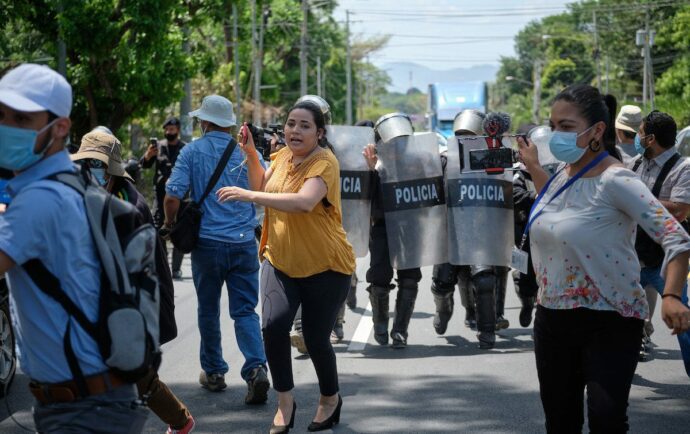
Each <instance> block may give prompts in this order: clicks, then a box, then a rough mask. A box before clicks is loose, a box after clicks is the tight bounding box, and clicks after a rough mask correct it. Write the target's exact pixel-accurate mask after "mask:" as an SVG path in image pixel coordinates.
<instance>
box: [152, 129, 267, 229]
mask: <svg viewBox="0 0 690 434" xmlns="http://www.w3.org/2000/svg"><path fill="white" fill-rule="evenodd" d="M229 141H230V134H227V133H223V132H220V131H211V132H209V133H206V134H205V135H204V136H203V137H201V138H200V139H197V140H195V141H193V142H192V143H190V144H188V145H187V146H185V147H184V148H182V151H180V155H179V156H178V157H177V161H176V162H175V167H174V168H173V171H172V175H170V178H169V179H168V182H167V184H166V186H165V191H166V193H167V194H169V195H170V196H173V197H176V198H178V199H182V198H183V197H184V196H185V194H186V193H187V192H188V191H191V194H190V195H191V198H192V200H194V201H195V202H198V201H199V199H201V195H202V194H204V190H205V189H206V185H207V184H208V181H209V179H211V175H213V171H214V170H215V168H216V165H217V164H218V161H220V158H221V156H222V155H223V151H225V148H226V147H227V146H228V143H229ZM259 159H260V160H261V161H262V163H263V159H261V155H259ZM243 162H244V153H243V152H242V150H241V149H240V147H239V146H236V147H235V150H234V151H233V153H232V155H231V156H230V160H229V161H228V164H227V166H226V167H225V171H224V172H223V173H222V174H221V176H220V179H219V180H218V182H217V183H216V185H215V186H214V187H213V188H212V189H211V193H209V195H208V197H207V198H206V200H204V203H203V204H202V206H201V209H202V211H203V215H202V217H201V230H200V231H199V237H200V238H206V239H211V240H215V241H220V242H225V243H245V242H248V241H251V240H253V239H254V228H255V227H256V225H257V222H256V211H255V209H254V205H253V204H252V203H248V202H238V201H229V202H225V203H220V202H219V201H218V198H217V197H216V191H218V189H220V188H221V187H230V186H237V187H241V188H245V189H248V188H249V180H248V178H247V165H246V163H243Z"/></svg>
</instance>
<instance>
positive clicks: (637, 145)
mask: <svg viewBox="0 0 690 434" xmlns="http://www.w3.org/2000/svg"><path fill="white" fill-rule="evenodd" d="M646 138H647V136H643V137H640V135H639V134H635V151H637V153H638V154H640V155H644V151H646V150H647V148H645V147H644V146H642V139H646Z"/></svg>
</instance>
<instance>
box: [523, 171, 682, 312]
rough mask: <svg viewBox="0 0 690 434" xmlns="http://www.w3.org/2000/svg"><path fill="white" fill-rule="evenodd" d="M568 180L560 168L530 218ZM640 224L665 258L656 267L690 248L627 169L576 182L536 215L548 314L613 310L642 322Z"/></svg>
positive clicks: (537, 261) (537, 260)
mask: <svg viewBox="0 0 690 434" xmlns="http://www.w3.org/2000/svg"><path fill="white" fill-rule="evenodd" d="M568 179H569V177H568V175H567V174H566V172H565V170H561V171H560V172H559V173H558V174H557V175H556V178H555V179H554V180H553V182H552V183H551V185H550V186H549V188H548V190H547V191H546V193H545V194H544V197H543V198H542V200H541V202H540V203H539V204H538V205H537V208H536V210H535V212H537V211H538V210H539V209H541V208H542V207H544V205H545V204H546V203H547V202H548V201H549V199H550V198H551V196H553V195H554V194H555V192H556V191H558V189H559V188H560V187H561V186H563V185H564V184H565V183H566V182H567V180H568ZM638 224H639V225H640V226H641V227H642V228H643V229H644V230H645V231H646V232H647V233H648V234H649V235H650V236H651V237H652V238H653V239H655V240H656V241H658V242H660V244H661V245H662V247H663V249H664V251H665V252H666V255H665V258H664V262H663V264H662V268H661V275H662V276H665V274H666V266H667V265H668V262H669V261H670V260H671V259H672V258H674V257H675V256H676V255H678V254H679V253H681V252H684V251H688V250H690V236H688V234H687V233H686V232H685V230H683V228H682V227H681V226H680V224H679V223H678V222H677V221H676V219H675V218H674V217H673V216H672V215H671V214H669V212H668V211H667V210H666V208H664V207H663V205H661V203H659V201H658V200H657V199H656V198H655V197H654V196H653V195H652V193H651V192H650V191H649V189H648V188H647V187H646V186H645V185H644V184H643V183H642V181H640V179H639V178H638V177H637V176H636V175H635V174H634V173H633V172H632V171H630V170H628V169H625V168H622V167H615V166H614V167H609V168H608V169H607V170H605V171H604V172H603V173H602V174H601V175H599V176H596V177H591V178H580V179H579V180H577V181H576V182H575V183H573V185H571V186H570V188H568V189H567V190H565V191H564V192H563V193H561V195H560V196H558V197H557V198H556V199H554V200H553V202H551V203H550V204H548V205H546V207H545V208H544V212H543V213H542V214H541V215H540V216H539V217H537V219H536V220H535V221H534V223H533V225H532V227H531V229H530V239H531V244H530V245H531V248H532V255H533V257H532V262H533V264H534V270H535V272H536V275H537V282H538V284H539V295H538V299H537V302H538V303H539V304H540V305H542V306H544V307H546V308H549V309H575V308H578V307H586V308H589V309H594V310H610V311H611V310H612V311H616V312H618V313H620V314H621V315H622V316H625V317H634V318H640V319H644V318H647V316H648V313H649V306H648V304H647V300H646V298H645V292H644V291H643V289H642V287H641V286H640V264H639V261H638V259H637V255H636V254H635V232H636V228H637V225H638Z"/></svg>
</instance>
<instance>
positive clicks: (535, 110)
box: [532, 59, 542, 125]
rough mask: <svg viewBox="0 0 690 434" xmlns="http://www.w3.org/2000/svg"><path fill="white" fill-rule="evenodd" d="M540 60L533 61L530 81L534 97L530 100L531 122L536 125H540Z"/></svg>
mask: <svg viewBox="0 0 690 434" xmlns="http://www.w3.org/2000/svg"><path fill="white" fill-rule="evenodd" d="M541 67H542V64H541V60H540V59H536V60H535V61H534V68H533V71H534V72H533V74H534V75H533V77H532V82H533V83H534V99H533V101H532V122H534V123H535V124H536V125H541V116H540V115H539V111H540V110H539V109H540V107H541Z"/></svg>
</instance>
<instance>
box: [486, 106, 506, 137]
mask: <svg viewBox="0 0 690 434" xmlns="http://www.w3.org/2000/svg"><path fill="white" fill-rule="evenodd" d="M509 130H510V115H509V114H507V113H503V112H491V113H488V114H487V115H486V118H484V131H486V134H488V135H489V136H491V137H495V136H501V135H503V134H504V133H505V132H507V131H509Z"/></svg>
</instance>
